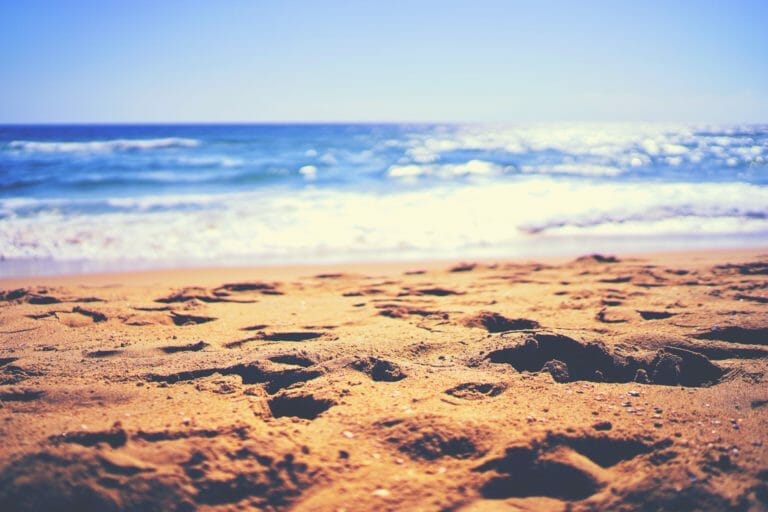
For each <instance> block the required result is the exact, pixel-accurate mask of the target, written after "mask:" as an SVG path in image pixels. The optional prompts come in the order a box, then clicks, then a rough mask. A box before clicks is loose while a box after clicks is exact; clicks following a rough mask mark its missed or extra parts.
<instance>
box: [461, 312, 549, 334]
mask: <svg viewBox="0 0 768 512" xmlns="http://www.w3.org/2000/svg"><path fill="white" fill-rule="evenodd" d="M464 325H466V326H467V327H480V328H482V329H485V330H486V331H488V332H506V331H522V330H527V329H536V328H538V327H539V323H538V322H536V321H534V320H528V319H527V318H507V317H505V316H503V315H500V314H499V313H494V312H492V311H481V312H480V313H478V314H477V315H475V316H473V317H471V318H468V319H467V320H466V321H465V322H464Z"/></svg>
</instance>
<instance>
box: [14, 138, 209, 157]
mask: <svg viewBox="0 0 768 512" xmlns="http://www.w3.org/2000/svg"><path fill="white" fill-rule="evenodd" d="M198 145H200V141H199V140H197V139H188V138H184V137H164V138H159V139H113V140H91V141H81V142H56V141H34V140H14V141H11V142H10V143H9V144H8V147H10V148H11V149H15V150H19V151H24V152H29V153H109V152H113V151H135V150H147V149H162V148H174V147H176V148H191V147H195V146H198Z"/></svg>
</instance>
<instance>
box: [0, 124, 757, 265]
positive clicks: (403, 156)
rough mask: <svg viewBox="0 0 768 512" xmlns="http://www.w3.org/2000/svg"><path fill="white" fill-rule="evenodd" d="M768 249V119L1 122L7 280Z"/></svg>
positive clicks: (1, 221) (1, 242) (0, 191)
mask: <svg viewBox="0 0 768 512" xmlns="http://www.w3.org/2000/svg"><path fill="white" fill-rule="evenodd" d="M767 243H768V125H739V126H737V125H666V124H664V125H662V124H653V123H649V124H638V123H634V124H616V123H614V124H576V123H570V124H526V125H505V126H500V125H449V124H308V125H290V124H275V125H268V124H257V125H240V124H238V125H167V126H165V125H147V126H139V125H106V126H89V125H73V126H0V276H18V275H43V274H52V273H74V272H92V271H113V270H131V269H146V268H163V267H170V266H211V265H212V266H231V265H271V264H280V263H322V262H345V261H381V260H422V259H472V258H520V257H523V258H528V257H531V258H533V257H537V256H549V255H552V256H554V255H570V254H573V255H577V254H583V253H588V252H627V251H634V252H639V251H646V250H680V249H691V248H721V247H722V248H725V247H729V248H730V247H754V246H765V245H766V244H767Z"/></svg>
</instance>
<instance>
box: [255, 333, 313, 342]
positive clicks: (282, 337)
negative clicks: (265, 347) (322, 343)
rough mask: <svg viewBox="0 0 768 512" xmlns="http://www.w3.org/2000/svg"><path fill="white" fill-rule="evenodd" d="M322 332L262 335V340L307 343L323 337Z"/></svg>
mask: <svg viewBox="0 0 768 512" xmlns="http://www.w3.org/2000/svg"><path fill="white" fill-rule="evenodd" d="M322 335H323V333H321V332H314V331H304V332H273V333H270V334H263V335H261V336H260V337H261V339H263V340H267V341H307V340H312V339H315V338H319V337H320V336H322Z"/></svg>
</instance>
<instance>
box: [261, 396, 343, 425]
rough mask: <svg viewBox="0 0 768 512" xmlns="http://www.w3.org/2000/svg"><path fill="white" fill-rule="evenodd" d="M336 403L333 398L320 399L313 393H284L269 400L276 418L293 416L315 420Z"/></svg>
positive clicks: (270, 407)
mask: <svg viewBox="0 0 768 512" xmlns="http://www.w3.org/2000/svg"><path fill="white" fill-rule="evenodd" d="M334 405H336V404H334V402H333V401H331V400H325V399H318V398H315V397H314V396H312V395H300V396H286V395H283V396H276V397H275V398H272V399H271V400H270V401H269V410H270V411H272V416H273V417H275V418H282V417H283V416H291V417H295V418H303V419H305V420H313V419H315V418H317V417H318V416H320V415H321V414H322V413H324V412H325V411H327V410H328V409H330V408H331V407H333V406H334Z"/></svg>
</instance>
